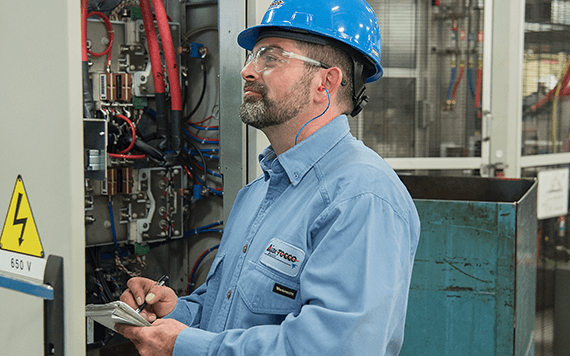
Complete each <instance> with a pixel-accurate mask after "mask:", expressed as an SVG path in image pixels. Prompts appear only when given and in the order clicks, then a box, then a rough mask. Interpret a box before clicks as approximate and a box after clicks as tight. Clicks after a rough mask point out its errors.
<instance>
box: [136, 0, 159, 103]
mask: <svg viewBox="0 0 570 356" xmlns="http://www.w3.org/2000/svg"><path fill="white" fill-rule="evenodd" d="M140 7H141V15H142V18H143V24H144V32H145V37H146V42H147V44H148V54H149V57H150V66H151V69H152V79H153V81H154V92H155V93H164V89H165V84H164V73H163V72H162V62H161V61H160V50H159V49H158V40H157V38H156V30H155V29H154V20H153V18H152V10H151V9H150V0H140Z"/></svg>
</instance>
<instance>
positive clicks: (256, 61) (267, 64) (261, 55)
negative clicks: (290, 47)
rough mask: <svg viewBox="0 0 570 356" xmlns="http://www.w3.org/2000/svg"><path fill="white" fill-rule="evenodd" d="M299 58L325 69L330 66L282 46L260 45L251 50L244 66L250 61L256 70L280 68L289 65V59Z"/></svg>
mask: <svg viewBox="0 0 570 356" xmlns="http://www.w3.org/2000/svg"><path fill="white" fill-rule="evenodd" d="M291 58H293V59H298V60H301V61H303V62H306V63H309V64H311V65H314V66H317V67H321V68H324V69H329V68H330V66H328V65H326V64H324V63H321V62H319V61H317V60H314V59H311V58H308V57H305V56H302V55H300V54H297V53H293V52H287V51H284V50H283V49H281V48H277V47H260V48H258V49H257V51H256V52H251V53H250V54H249V55H248V56H247V59H246V61H245V64H244V65H243V66H244V68H245V66H247V65H248V64H249V63H250V62H251V63H252V65H253V69H254V70H255V71H256V72H258V73H259V72H263V71H264V70H266V69H275V68H280V67H283V66H285V65H287V63H289V59H291Z"/></svg>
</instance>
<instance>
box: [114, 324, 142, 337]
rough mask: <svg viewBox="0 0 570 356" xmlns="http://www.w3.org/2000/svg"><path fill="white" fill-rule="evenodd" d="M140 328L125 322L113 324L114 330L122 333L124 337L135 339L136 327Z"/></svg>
mask: <svg viewBox="0 0 570 356" xmlns="http://www.w3.org/2000/svg"><path fill="white" fill-rule="evenodd" d="M138 328H140V326H133V325H127V324H115V330H116V331H117V332H118V333H119V334H121V335H123V336H124V337H126V338H127V339H136V338H137V333H136V331H137V329H138Z"/></svg>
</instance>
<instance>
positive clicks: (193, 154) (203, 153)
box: [188, 150, 220, 159]
mask: <svg viewBox="0 0 570 356" xmlns="http://www.w3.org/2000/svg"><path fill="white" fill-rule="evenodd" d="M200 152H202V155H203V156H204V157H205V158H211V159H220V156H215V155H211V154H208V153H205V152H204V150H200ZM188 153H189V154H191V155H192V156H198V155H200V153H199V152H196V151H194V150H192V151H188Z"/></svg>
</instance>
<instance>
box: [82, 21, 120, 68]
mask: <svg viewBox="0 0 570 356" xmlns="http://www.w3.org/2000/svg"><path fill="white" fill-rule="evenodd" d="M91 16H97V17H99V18H100V19H101V20H102V21H103V22H104V23H105V27H107V32H108V34H109V43H108V44H107V48H106V49H105V50H104V51H103V52H99V53H96V52H92V51H91V50H90V49H87V53H89V54H90V55H92V56H95V57H101V56H103V55H105V54H106V55H107V61H106V67H107V71H110V70H111V53H112V51H113V41H114V36H115V35H114V31H113V24H111V21H110V20H109V18H108V17H107V16H105V14H104V13H102V12H99V11H93V12H90V13H88V14H87V18H90V17H91Z"/></svg>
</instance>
